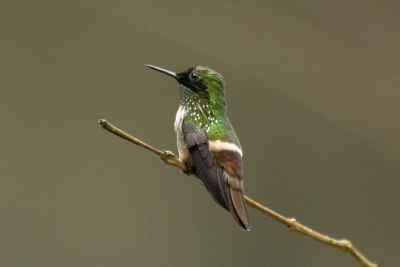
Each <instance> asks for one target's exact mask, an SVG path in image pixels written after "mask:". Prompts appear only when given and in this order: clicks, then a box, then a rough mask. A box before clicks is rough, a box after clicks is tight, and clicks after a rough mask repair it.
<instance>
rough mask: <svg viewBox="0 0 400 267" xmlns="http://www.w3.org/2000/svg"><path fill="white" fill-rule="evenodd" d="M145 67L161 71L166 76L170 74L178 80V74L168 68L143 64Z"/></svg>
mask: <svg viewBox="0 0 400 267" xmlns="http://www.w3.org/2000/svg"><path fill="white" fill-rule="evenodd" d="M145 66H146V67H149V68H150V69H153V70H156V71H159V72H162V73H164V74H167V75H168V76H171V77H172V78H175V79H176V80H178V76H177V75H176V73H175V72H172V71H169V70H165V69H162V68H159V67H156V66H152V65H145Z"/></svg>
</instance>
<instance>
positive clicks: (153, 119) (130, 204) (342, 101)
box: [0, 0, 400, 266]
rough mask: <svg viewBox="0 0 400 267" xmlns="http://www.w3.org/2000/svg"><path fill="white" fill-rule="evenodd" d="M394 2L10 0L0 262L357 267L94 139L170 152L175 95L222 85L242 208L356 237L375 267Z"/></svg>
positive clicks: (395, 224)
mask: <svg viewBox="0 0 400 267" xmlns="http://www.w3.org/2000/svg"><path fill="white" fill-rule="evenodd" d="M399 14H400V4H399V2H398V1H391V3H390V2H385V3H383V2H380V1H359V0H356V1H268V2H267V1H218V2H217V1H208V0H206V1H193V2H191V1H134V0H132V1H123V0H118V1H105V0H96V1H94V0H90V1H88V0H87V1H76V0H71V1H49V0H48V1H7V0H6V1H4V0H3V1H2V2H1V3H0V33H1V35H0V36H1V38H0V48H1V52H0V114H1V115H0V122H1V129H0V137H1V142H0V149H1V152H2V153H1V156H0V168H1V177H0V185H1V186H0V265H1V266H360V265H359V264H358V262H356V261H355V260H354V259H353V258H352V257H351V256H350V255H348V254H346V253H344V252H341V251H340V250H338V249H334V248H331V247H328V246H325V245H323V244H320V243H317V242H315V241H313V240H311V239H309V238H306V237H304V236H302V235H300V234H295V233H291V232H290V231H289V230H288V229H287V228H285V227H284V226H282V225H281V224H279V223H277V222H276V221H274V220H272V219H271V218H269V217H266V216H263V215H262V214H260V213H258V212H256V211H255V210H253V209H250V216H251V219H252V230H251V232H248V233H247V232H243V231H241V230H240V228H239V227H238V226H237V225H236V224H235V223H234V221H233V220H232V218H231V216H230V214H229V213H228V212H226V211H224V210H223V209H222V208H220V207H219V206H218V205H216V204H215V203H214V201H213V200H212V198H211V197H210V196H209V195H208V193H207V192H206V190H205V189H204V187H202V186H200V185H199V182H198V181H196V180H195V179H193V178H191V177H187V176H185V175H183V174H181V173H180V172H179V171H178V170H177V169H175V168H172V167H168V166H165V165H164V164H163V163H162V162H161V161H160V159H158V158H157V157H155V156H154V155H153V154H151V153H150V152H147V151H145V150H143V149H142V148H139V147H136V146H134V145H131V144H129V143H128V142H126V141H124V140H122V139H120V138H117V137H115V136H113V135H111V134H110V133H107V132H106V131H104V130H102V129H100V128H99V127H98V125H97V122H98V120H99V119H100V118H105V119H107V120H109V121H110V122H111V123H113V124H115V125H116V126H118V127H120V128H122V129H124V130H126V131H128V132H129V133H131V134H133V135H135V136H136V137H138V138H140V139H142V140H143V141H145V142H148V143H149V144H151V145H153V146H155V147H157V148H160V149H170V150H172V151H173V152H176V151H177V150H176V144H175V136H174V132H173V122H174V119H175V112H176V110H177V107H178V104H179V93H178V85H177V84H176V82H175V81H173V80H172V79H170V78H169V77H167V76H165V75H162V74H160V73H157V72H154V71H152V70H149V69H148V68H146V67H145V66H144V64H153V65H156V66H160V67H162V68H166V69H170V70H172V71H183V70H185V69H187V67H188V66H190V65H194V66H196V65H206V66H210V67H211V68H213V69H215V70H217V71H218V72H220V73H221V74H222V75H223V76H224V78H225V80H226V82H227V102H228V107H229V108H228V111H229V117H230V119H231V121H232V123H233V125H234V126H235V130H236V132H237V134H238V136H239V138H240V141H241V143H242V146H243V150H244V163H245V177H246V184H245V185H246V194H247V195H248V196H250V197H251V198H253V199H255V200H256V201H259V202H260V203H262V204H265V205H267V206H268V207H269V208H272V209H273V210H276V211H278V212H280V213H281V214H283V215H285V216H287V217H295V218H296V219H297V220H299V221H300V222H302V223H304V224H306V225H307V226H309V227H312V228H314V229H316V230H318V231H321V232H323V233H326V234H328V235H330V236H333V237H336V238H348V239H350V240H351V241H353V243H354V244H355V245H356V247H358V248H359V249H360V250H361V251H362V252H363V253H365V255H367V257H368V258H370V259H371V260H372V261H375V262H377V263H379V264H380V266H395V265H396V262H398V260H399V258H398V253H399V251H400V244H399V237H400V230H399V223H400V215H399V211H400V208H399V203H400V194H399V191H400V181H399V176H400V165H399V163H400V153H399V152H400V141H399V137H400V123H399V118H400V106H399V99H400V88H399V85H400V75H399V73H400V34H399V25H400V16H399Z"/></svg>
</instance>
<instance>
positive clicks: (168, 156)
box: [160, 150, 178, 165]
mask: <svg viewBox="0 0 400 267" xmlns="http://www.w3.org/2000/svg"><path fill="white" fill-rule="evenodd" d="M160 157H161V159H162V160H163V161H164V163H165V164H167V165H169V164H170V162H171V160H176V159H177V158H178V157H177V156H175V155H174V153H172V152H171V151H169V150H163V151H162V154H161V155H160Z"/></svg>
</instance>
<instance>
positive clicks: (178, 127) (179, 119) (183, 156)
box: [175, 106, 189, 161]
mask: <svg viewBox="0 0 400 267" xmlns="http://www.w3.org/2000/svg"><path fill="white" fill-rule="evenodd" d="M186 113H187V110H186V109H185V108H184V107H183V106H180V107H179V109H178V112H177V113H176V118H175V132H176V143H177V145H178V152H179V160H180V161H186V160H187V158H188V156H189V151H188V150H187V148H186V144H185V140H184V138H183V133H182V123H183V119H184V118H185V116H186Z"/></svg>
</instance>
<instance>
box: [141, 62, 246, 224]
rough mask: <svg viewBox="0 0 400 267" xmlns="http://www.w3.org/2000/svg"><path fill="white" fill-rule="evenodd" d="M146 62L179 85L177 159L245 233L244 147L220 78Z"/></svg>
mask: <svg viewBox="0 0 400 267" xmlns="http://www.w3.org/2000/svg"><path fill="white" fill-rule="evenodd" d="M146 66H147V67H149V68H151V69H154V70H156V71H159V72H162V73H164V74H167V75H168V76H171V77H173V78H174V79H176V80H177V81H178V83H179V90H180V105H179V109H178V112H177V113H176V119H175V132H176V138H177V145H178V151H179V160H180V161H182V162H183V163H185V164H186V166H187V167H188V168H187V169H188V170H189V172H191V171H192V172H196V173H197V174H198V175H199V176H200V178H201V182H202V184H203V185H204V186H205V187H206V189H207V190H208V192H209V193H210V195H211V196H212V197H213V199H214V200H215V201H216V202H217V203H218V204H219V205H221V206H222V207H223V208H225V209H226V210H228V211H229V212H230V213H231V214H232V216H233V218H234V219H235V221H236V222H237V223H238V225H239V226H240V227H241V228H242V229H243V230H247V231H249V230H250V218H249V214H248V212H247V207H246V202H245V199H244V196H243V189H244V187H243V161H242V155H243V154H242V148H241V146H240V143H239V139H238V138H237V136H236V133H235V131H234V129H233V127H232V124H231V123H230V121H229V119H228V117H227V114H226V113H227V110H226V101H225V82H224V80H223V79H222V76H221V75H220V74H219V73H217V72H215V71H213V70H211V69H209V68H207V67H201V66H198V67H196V68H194V67H190V68H189V69H188V70H187V71H184V72H181V73H175V72H172V71H168V70H165V69H162V68H159V67H155V66H151V65H146Z"/></svg>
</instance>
